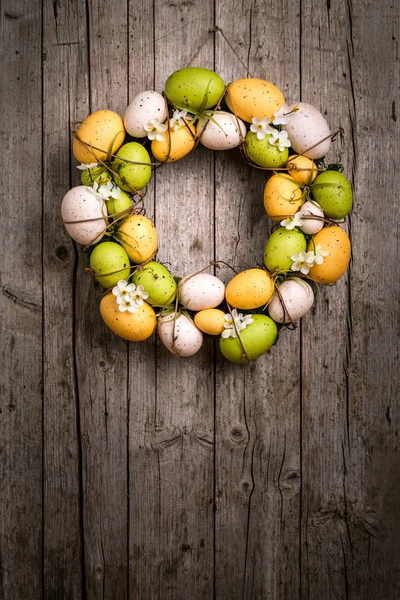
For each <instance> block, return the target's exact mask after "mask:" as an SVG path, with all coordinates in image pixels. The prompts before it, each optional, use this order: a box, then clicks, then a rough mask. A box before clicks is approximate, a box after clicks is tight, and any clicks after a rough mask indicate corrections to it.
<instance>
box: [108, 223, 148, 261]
mask: <svg viewBox="0 0 400 600" xmlns="http://www.w3.org/2000/svg"><path fill="white" fill-rule="evenodd" d="M114 237H115V239H116V240H117V241H118V242H119V243H120V244H121V246H122V247H123V248H124V250H125V251H126V253H127V255H128V256H129V258H130V259H131V261H132V262H134V263H138V264H140V263H143V262H145V261H146V260H148V259H149V258H151V257H152V256H153V254H155V253H156V252H157V247H158V236H157V231H156V228H155V227H154V224H153V223H152V221H150V219H149V218H147V217H146V216H144V215H131V216H129V217H128V218H127V219H124V220H123V221H122V223H121V225H120V226H119V227H118V229H117V231H116V232H115V233H114Z"/></svg>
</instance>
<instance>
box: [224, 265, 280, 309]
mask: <svg viewBox="0 0 400 600" xmlns="http://www.w3.org/2000/svg"><path fill="white" fill-rule="evenodd" d="M273 293H274V283H273V281H272V279H271V277H270V276H269V275H268V273H266V272H265V271H264V270H263V269H248V270H247V271H242V272H241V273H238V275H235V277H234V278H233V279H231V281H230V282H229V283H228V285H227V286H226V290H225V298H226V300H227V302H229V304H230V305H231V306H233V307H234V308H240V309H242V310H251V309H252V308H258V307H260V306H264V304H266V303H267V302H268V301H269V299H270V298H271V297H272V294H273Z"/></svg>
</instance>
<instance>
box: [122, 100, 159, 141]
mask: <svg viewBox="0 0 400 600" xmlns="http://www.w3.org/2000/svg"><path fill="white" fill-rule="evenodd" d="M167 116H168V107H167V103H166V101H165V98H164V97H163V96H162V95H161V94H159V93H158V92H152V91H145V92H140V94H137V95H136V96H135V97H134V99H133V100H132V102H131V103H130V104H129V106H128V108H127V109H126V111H125V115H124V125H125V129H126V131H127V132H128V133H129V134H130V135H131V136H133V137H135V138H144V137H146V136H147V133H148V132H147V131H146V130H145V128H144V126H145V125H146V124H147V123H149V122H150V121H151V120H152V119H157V120H158V121H159V122H160V123H164V121H165V119H166V118H167Z"/></svg>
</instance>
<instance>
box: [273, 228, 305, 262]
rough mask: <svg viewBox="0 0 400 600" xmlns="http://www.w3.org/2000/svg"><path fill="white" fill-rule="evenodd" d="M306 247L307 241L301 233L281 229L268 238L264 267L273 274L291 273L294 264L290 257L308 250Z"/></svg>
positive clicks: (294, 230)
mask: <svg viewBox="0 0 400 600" xmlns="http://www.w3.org/2000/svg"><path fill="white" fill-rule="evenodd" d="M306 247H307V240H306V238H305V236H304V235H303V234H302V233H301V231H298V230H296V229H293V230H291V231H290V230H287V229H286V228H285V227H279V229H276V231H274V232H273V233H272V234H271V235H270V237H269V238H268V241H267V245H266V246H265V250H264V265H265V266H266V267H267V269H268V271H270V272H271V273H273V272H274V271H289V270H290V268H291V266H292V264H293V261H292V259H291V258H290V257H291V256H292V255H293V254H298V253H299V252H302V251H303V250H306Z"/></svg>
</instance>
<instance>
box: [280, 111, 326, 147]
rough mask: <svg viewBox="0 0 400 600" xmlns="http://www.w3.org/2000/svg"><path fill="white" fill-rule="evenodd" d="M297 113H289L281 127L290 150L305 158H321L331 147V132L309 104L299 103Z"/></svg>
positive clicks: (321, 116)
mask: <svg viewBox="0 0 400 600" xmlns="http://www.w3.org/2000/svg"><path fill="white" fill-rule="evenodd" d="M296 106H297V109H298V110H297V111H295V112H293V113H291V115H290V116H289V122H288V123H287V125H283V126H282V129H285V130H286V131H287V134H288V138H289V140H290V143H291V145H292V148H293V150H294V151H295V152H297V153H298V154H303V155H304V156H307V158H313V159H314V158H322V157H323V156H325V154H327V153H328V152H329V149H330V147H331V138H330V137H329V136H330V135H331V131H330V129H329V125H328V123H327V121H326V119H325V117H324V116H323V115H322V114H321V113H320V112H319V110H318V109H316V108H315V107H314V106H312V105H311V104H307V103H306V102H299V103H298V104H297V105H296ZM325 138H327V139H325Z"/></svg>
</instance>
